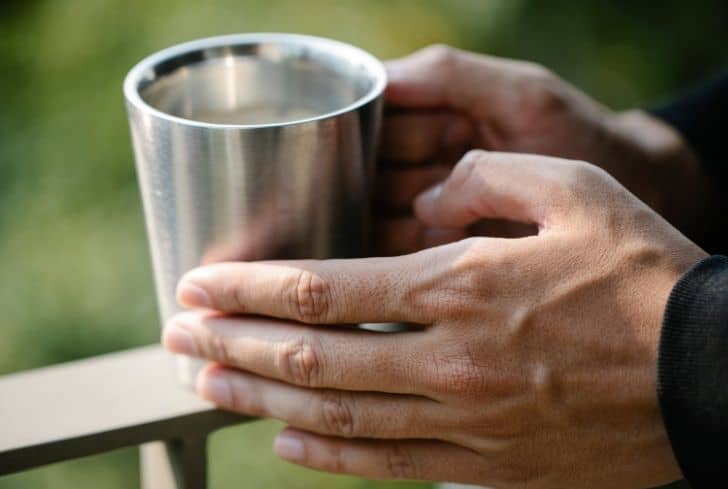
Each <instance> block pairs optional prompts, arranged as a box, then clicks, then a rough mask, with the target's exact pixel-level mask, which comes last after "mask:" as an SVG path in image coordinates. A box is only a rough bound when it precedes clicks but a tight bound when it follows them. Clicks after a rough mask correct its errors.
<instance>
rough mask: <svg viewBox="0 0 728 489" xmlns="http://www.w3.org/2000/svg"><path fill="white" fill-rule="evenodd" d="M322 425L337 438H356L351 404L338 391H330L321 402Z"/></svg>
mask: <svg viewBox="0 0 728 489" xmlns="http://www.w3.org/2000/svg"><path fill="white" fill-rule="evenodd" d="M321 423H322V425H323V427H324V429H325V430H326V431H327V432H328V433H330V434H334V435H337V436H343V437H346V438H350V437H353V436H355V434H356V430H355V426H354V417H353V414H352V406H351V403H350V402H349V401H348V400H347V399H345V395H344V394H343V393H342V392H338V391H328V392H326V393H325V394H324V398H323V400H322V402H321Z"/></svg>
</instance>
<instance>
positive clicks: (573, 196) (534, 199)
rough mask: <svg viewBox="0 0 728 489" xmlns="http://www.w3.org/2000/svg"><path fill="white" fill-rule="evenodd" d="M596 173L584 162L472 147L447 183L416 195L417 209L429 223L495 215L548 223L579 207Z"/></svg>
mask: <svg viewBox="0 0 728 489" xmlns="http://www.w3.org/2000/svg"><path fill="white" fill-rule="evenodd" d="M595 177H596V178H595ZM598 178H599V177H598V170H596V169H595V168H594V167H592V165H588V164H585V163H582V162H576V161H570V160H563V159H559V158H549V157H545V156H535V155H524V154H513V153H494V152H486V151H471V152H469V153H468V154H467V155H466V156H465V157H464V158H463V159H462V160H461V161H460V162H459V163H458V164H457V165H456V167H455V169H454V170H453V172H452V174H451V175H450V176H449V177H448V178H447V180H445V182H444V183H442V184H440V185H437V186H435V187H433V188H431V189H430V190H428V191H426V192H425V193H424V194H422V195H420V196H419V197H418V198H417V199H416V200H415V214H416V215H417V217H418V218H419V219H421V220H422V221H423V222H424V223H426V224H428V225H430V226H440V227H464V226H468V225H470V224H472V223H474V222H476V221H478V220H480V219H483V218H492V219H507V220H512V221H519V222H525V223H534V224H537V225H538V226H539V228H540V229H545V228H548V227H551V226H553V225H555V223H557V222H559V221H560V220H562V218H563V217H564V216H566V215H568V214H570V213H576V212H578V211H579V206H578V205H577V203H578V202H579V201H580V200H583V199H584V198H585V196H586V195H588V194H590V193H592V192H593V191H594V190H596V188H595V186H594V185H593V183H594V181H595V180H597V179H598Z"/></svg>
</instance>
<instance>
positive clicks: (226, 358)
mask: <svg viewBox="0 0 728 489" xmlns="http://www.w3.org/2000/svg"><path fill="white" fill-rule="evenodd" d="M207 343H208V345H209V349H210V352H211V356H212V357H213V358H214V359H215V360H217V361H218V362H220V363H222V364H223V365H234V364H235V356H234V355H233V353H232V351H231V350H230V346H229V345H228V342H227V338H225V337H224V336H223V335H221V334H219V333H217V332H210V333H209V336H208V339H207Z"/></svg>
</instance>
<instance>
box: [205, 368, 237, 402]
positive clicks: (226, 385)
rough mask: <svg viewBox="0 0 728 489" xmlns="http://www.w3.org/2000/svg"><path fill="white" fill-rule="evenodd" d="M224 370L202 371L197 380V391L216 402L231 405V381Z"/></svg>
mask: <svg viewBox="0 0 728 489" xmlns="http://www.w3.org/2000/svg"><path fill="white" fill-rule="evenodd" d="M225 375H226V374H225V373H224V372H217V371H216V372H209V371H207V372H204V371H203V372H202V373H201V378H200V379H199V380H198V382H197V392H198V393H199V394H200V395H201V396H202V397H204V398H205V399H207V400H208V401H212V402H214V403H215V404H218V405H221V406H230V400H231V397H232V396H231V393H230V381H228V379H227V378H226V377H225Z"/></svg>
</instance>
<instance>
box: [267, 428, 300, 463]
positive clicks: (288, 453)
mask: <svg viewBox="0 0 728 489" xmlns="http://www.w3.org/2000/svg"><path fill="white" fill-rule="evenodd" d="M273 451H275V452H276V455H278V456H279V457H281V458H282V459H285V460H289V461H291V462H302V461H303V459H304V456H305V453H304V447H303V440H302V439H301V438H299V437H297V436H294V435H291V434H290V433H281V434H280V435H278V436H277V437H276V439H275V442H274V443H273Z"/></svg>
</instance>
